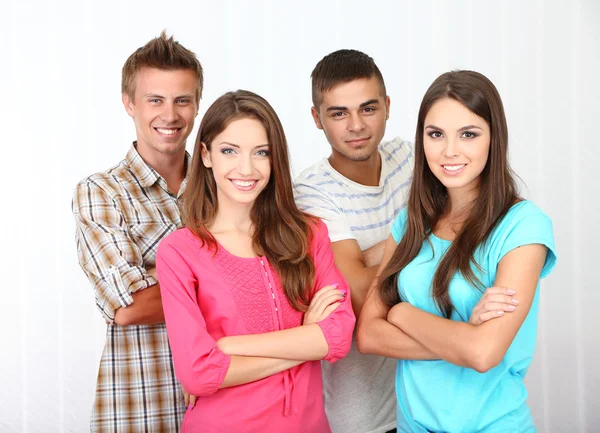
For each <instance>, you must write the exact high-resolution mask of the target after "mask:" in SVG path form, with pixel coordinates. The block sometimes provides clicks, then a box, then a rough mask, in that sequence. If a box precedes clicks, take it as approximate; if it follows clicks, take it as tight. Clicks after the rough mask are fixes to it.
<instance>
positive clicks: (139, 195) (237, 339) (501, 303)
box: [72, 32, 556, 433]
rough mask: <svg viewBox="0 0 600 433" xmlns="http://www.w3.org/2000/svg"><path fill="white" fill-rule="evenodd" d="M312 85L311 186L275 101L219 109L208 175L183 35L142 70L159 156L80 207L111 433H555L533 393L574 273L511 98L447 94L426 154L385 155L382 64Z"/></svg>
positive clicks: (424, 127) (440, 93)
mask: <svg viewBox="0 0 600 433" xmlns="http://www.w3.org/2000/svg"><path fill="white" fill-rule="evenodd" d="M311 78H312V100H313V107H312V116H313V119H314V122H315V125H316V126H317V128H319V129H321V130H323V132H324V133H325V137H326V139H327V141H328V142H329V144H330V146H331V155H330V156H329V157H328V158H325V159H323V160H321V161H318V162H316V163H315V164H314V165H313V166H311V167H309V168H307V169H306V170H304V171H303V172H302V173H301V174H300V175H299V176H298V177H297V178H296V179H295V180H293V179H292V175H291V171H290V160H289V153H288V146H287V140H286V136H285V133H284V130H283V127H282V124H281V122H280V120H279V118H278V116H277V114H276V113H275V111H274V110H273V108H272V107H271V105H270V104H269V103H268V102H267V101H266V100H265V99H264V98H262V97H261V96H259V95H257V94H255V93H253V92H251V91H246V90H238V91H233V92H228V93H226V94H224V95H222V96H221V97H219V98H218V99H217V100H216V101H215V102H214V103H213V104H212V105H211V106H210V107H209V108H208V110H207V111H206V114H205V115H204V116H203V118H202V120H201V123H200V127H199V130H198V135H197V137H196V141H195V146H194V151H193V155H192V156H190V155H189V154H188V153H186V150H185V149H186V140H187V138H188V136H189V134H190V133H191V131H192V128H193V125H194V121H195V118H196V116H197V114H198V108H199V103H200V98H201V94H202V89H203V85H204V83H203V70H202V67H201V65H200V63H199V61H198V60H197V58H196V56H195V55H194V53H192V52H191V51H189V50H188V49H186V48H185V47H183V46H182V45H181V44H179V43H178V42H177V41H175V40H174V39H173V38H172V37H170V38H169V37H167V36H166V34H164V32H163V34H161V36H160V37H158V38H155V39H153V40H151V41H150V42H148V43H147V44H146V45H144V46H143V47H141V48H139V49H138V50H136V51H135V52H134V53H133V54H132V55H131V56H130V57H129V58H128V60H127V61H126V63H125V65H124V67H123V73H122V98H123V104H124V106H125V109H126V111H127V113H128V114H129V115H130V116H131V117H132V119H133V121H134V124H135V128H136V136H137V139H136V141H135V142H134V143H133V145H132V146H131V147H130V149H129V151H128V152H127V155H126V157H125V159H124V160H123V161H121V162H120V163H119V164H118V165H116V166H115V167H113V168H111V169H109V170H107V171H105V172H101V173H96V174H94V175H92V176H89V177H87V178H85V179H83V180H82V181H81V182H80V183H79V184H78V185H77V187H76V190H75V193H74V197H73V204H72V207H73V214H74V216H75V221H76V233H77V234H76V240H77V250H78V256H79V262H80V264H81V266H82V268H83V270H84V271H85V273H86V275H87V276H88V278H89V280H90V282H91V284H92V286H93V289H94V293H95V299H96V305H97V307H98V308H99V310H100V311H101V313H102V315H103V317H104V319H105V320H106V322H107V324H108V326H107V335H106V344H105V347H104V352H103V355H102V359H101V362H100V368H99V372H98V380H97V387H96V398H95V403H94V408H93V413H92V417H91V426H90V428H91V431H92V432H111V433H125V432H146V433H153V432H154V433H158V432H179V431H181V432H187V433H195V432H198V433H217V432H218V433H280V432H287V433H295V432H297V433H300V432H307V433H327V432H333V433H386V432H392V431H398V432H415V433H416V432H489V433H491V432H508V431H510V432H530V431H535V426H534V424H533V421H532V417H531V413H530V411H529V409H528V407H527V404H526V398H527V391H526V389H525V386H524V383H523V380H524V376H525V374H526V372H527V369H528V367H529V365H530V363H531V359H532V355H533V350H534V346H535V338H536V327H537V314H538V308H539V303H538V302H539V295H540V284H539V283H540V279H541V278H543V277H545V276H546V275H548V274H549V273H550V271H551V270H552V268H553V267H554V265H555V262H556V252H555V247H554V240H553V234H552V223H551V221H550V219H549V218H548V216H546V215H545V214H544V213H543V212H542V211H541V210H540V209H539V208H538V207H536V206H535V205H534V204H533V203H532V202H531V201H528V200H525V199H523V198H521V197H520V196H519V194H518V191H517V188H516V185H515V180H514V175H513V173H512V171H511V169H510V166H509V162H508V149H507V146H508V130H507V125H506V119H505V115H504V109H503V105H502V101H501V99H500V96H499V94H498V92H497V90H496V88H495V86H494V85H493V84H492V83H491V82H490V81H489V80H488V79H487V78H486V77H485V76H483V75H482V74H479V73H477V72H473V71H453V72H447V73H444V74H442V75H440V76H439V77H438V78H437V79H436V80H435V81H434V82H433V84H432V85H431V86H430V87H429V89H428V90H427V92H426V94H425V96H424V98H423V101H422V103H421V106H420V108H419V114H418V120H417V127H416V134H415V137H414V144H413V143H411V142H409V141H406V140H402V139H399V138H396V139H393V140H390V141H383V138H384V134H385V127H386V121H387V120H388V118H389V115H390V97H389V96H388V95H387V92H386V87H385V83H384V80H383V76H382V74H381V72H380V70H379V69H378V67H377V65H376V64H375V63H374V61H373V59H372V58H371V57H369V56H368V55H366V54H364V53H362V52H359V51H356V50H339V51H336V52H334V53H331V54H329V55H327V56H325V57H324V58H323V59H322V60H321V61H320V62H319V63H318V64H317V65H316V67H315V68H314V70H313V72H312V75H311Z"/></svg>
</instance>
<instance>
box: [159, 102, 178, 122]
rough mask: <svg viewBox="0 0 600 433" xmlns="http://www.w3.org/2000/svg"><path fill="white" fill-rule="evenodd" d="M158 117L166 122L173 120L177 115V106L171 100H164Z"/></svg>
mask: <svg viewBox="0 0 600 433" xmlns="http://www.w3.org/2000/svg"><path fill="white" fill-rule="evenodd" d="M160 117H161V119H162V120H164V121H165V122H167V123H173V122H175V121H176V120H177V118H178V117H179V115H178V114H177V107H176V106H175V104H174V103H173V102H165V104H164V106H163V111H162V113H161V116H160Z"/></svg>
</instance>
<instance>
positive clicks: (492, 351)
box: [357, 71, 556, 433]
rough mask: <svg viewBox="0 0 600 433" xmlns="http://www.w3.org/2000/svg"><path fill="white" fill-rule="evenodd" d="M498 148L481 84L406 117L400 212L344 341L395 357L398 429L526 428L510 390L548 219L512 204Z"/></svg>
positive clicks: (527, 346) (455, 88)
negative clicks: (411, 159)
mask: <svg viewBox="0 0 600 433" xmlns="http://www.w3.org/2000/svg"><path fill="white" fill-rule="evenodd" d="M507 147H508V132H507V127H506V118H505V116H504V109H503V106H502V101H501V99H500V96H499V94H498V91H497V90H496V88H495V87H494V85H493V84H492V83H491V82H490V81H489V80H488V79H487V78H486V77H484V76H483V75H481V74H479V73H477V72H472V71H454V72H448V73H445V74H443V75H441V76H440V77H438V78H437V79H436V80H435V81H434V83H433V84H432V85H431V87H430V88H429V89H428V90H427V93H426V94H425V97H424V98H423V102H422V103H421V108H420V110H419V116H418V123H417V132H416V138H415V167H414V177H413V181H412V185H411V189H410V195H409V199H408V205H407V207H406V208H404V209H403V210H402V211H401V212H400V214H399V215H398V217H397V219H396V221H395V222H394V224H393V227H392V233H391V236H390V238H389V239H388V241H387V244H386V250H385V255H384V259H383V262H382V264H381V267H380V270H379V277H378V279H377V281H376V282H375V283H374V285H373V287H372V291H371V293H370V295H369V297H368V300H367V302H366V303H365V305H364V307H363V310H362V313H361V316H360V321H359V325H358V335H357V339H358V348H359V350H361V351H362V352H364V353H376V354H380V355H385V356H390V357H395V358H398V359H399V361H398V369H397V375H396V395H397V399H398V431H400V432H427V431H430V432H451V433H454V432H456V433H458V432H461V433H468V432H486V433H492V432H511V433H514V432H531V431H535V426H534V424H533V420H532V417H531V413H530V411H529V408H528V407H527V404H526V402H525V400H526V398H527V391H526V389H525V385H524V383H523V380H524V377H525V374H526V373H527V369H528V367H529V365H530V363H531V359H532V356H533V351H534V347H535V338H536V328H537V316H538V310H539V294H540V279H541V278H543V277H545V276H546V275H548V274H549V273H550V271H551V270H552V268H553V267H554V264H555V262H556V254H555V250H554V238H553V235H552V222H551V221H550V219H549V218H548V216H546V215H545V214H544V213H543V212H542V211H541V210H540V209H539V208H537V207H536V206H535V205H534V204H533V203H532V202H530V201H527V200H523V199H522V198H521V197H519V195H518V194H517V190H516V186H515V181H514V177H513V173H512V171H511V169H510V167H509V164H508V154H507ZM486 287H490V289H485V288H486ZM476 306H477V307H476ZM474 307H475V310H473V308H474ZM490 319H491V320H490Z"/></svg>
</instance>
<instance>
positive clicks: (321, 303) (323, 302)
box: [311, 289, 347, 316]
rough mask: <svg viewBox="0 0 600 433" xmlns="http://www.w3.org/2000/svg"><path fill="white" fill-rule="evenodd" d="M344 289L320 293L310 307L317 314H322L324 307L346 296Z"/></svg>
mask: <svg viewBox="0 0 600 433" xmlns="http://www.w3.org/2000/svg"><path fill="white" fill-rule="evenodd" d="M346 293H347V292H346V290H344V289H342V290H337V289H334V290H329V291H327V292H325V293H324V294H322V295H321V297H320V298H319V299H318V300H317V302H315V303H314V304H313V302H311V307H312V308H311V309H312V310H313V311H314V312H315V313H316V314H317V315H319V316H322V314H323V312H324V311H325V309H326V308H327V307H328V306H329V305H331V304H332V303H334V302H339V301H342V300H343V299H344V298H345V297H346Z"/></svg>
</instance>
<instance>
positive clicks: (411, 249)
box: [378, 71, 519, 318]
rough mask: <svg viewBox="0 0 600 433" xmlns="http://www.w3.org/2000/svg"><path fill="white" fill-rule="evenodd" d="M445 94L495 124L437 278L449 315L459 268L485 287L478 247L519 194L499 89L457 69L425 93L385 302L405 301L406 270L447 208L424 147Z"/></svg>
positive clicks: (386, 273) (382, 284) (383, 287)
mask: <svg viewBox="0 0 600 433" xmlns="http://www.w3.org/2000/svg"><path fill="white" fill-rule="evenodd" d="M443 98H452V99H454V100H456V101H458V102H460V103H461V104H463V105H464V106H465V107H466V108H468V109H469V110H471V111H472V112H473V113H475V114H476V115H477V116H479V117H481V118H483V119H484V120H485V121H486V122H487V124H488V125H489V127H490V152H489V156H488V160H487V163H486V165H485V167H484V169H483V171H482V173H481V175H480V178H479V186H478V188H479V192H478V195H477V198H476V199H475V200H474V202H473V203H472V205H471V209H470V211H469V215H468V217H467V219H466V220H465V222H464V224H463V226H462V228H461V229H460V231H459V232H458V233H457V236H456V238H455V239H454V241H452V244H451V245H450V247H449V248H448V250H447V251H446V253H445V254H444V257H443V258H442V260H441V261H440V263H439V265H438V267H437V270H436V272H435V275H434V278H433V283H432V295H433V298H434V301H435V304H436V306H437V308H438V309H439V311H440V312H441V313H442V314H443V315H444V317H446V318H449V317H450V316H451V314H452V311H453V310H454V306H453V304H452V302H451V300H450V296H449V294H448V286H449V284H450V280H451V279H452V276H453V275H454V274H455V273H456V272H457V271H458V272H460V273H461V274H462V275H463V276H464V278H465V279H466V280H467V281H468V282H469V283H471V284H472V285H473V286H474V287H475V288H477V289H479V290H481V289H482V288H483V287H482V284H481V282H480V281H479V280H478V279H477V277H476V276H475V273H474V272H473V269H472V267H471V266H472V265H473V266H475V267H477V268H480V266H479V265H478V264H477V262H476V261H475V258H474V254H475V251H476V249H477V247H479V246H480V245H481V244H483V243H485V242H486V241H487V239H488V237H489V235H490V234H491V232H492V230H493V229H494V227H496V225H497V224H498V222H499V221H500V220H501V219H502V217H503V216H504V215H505V214H506V212H508V210H509V209H510V207H511V206H512V205H513V204H514V203H515V201H517V200H518V199H519V197H518V195H517V188H516V183H515V180H514V177H513V172H512V170H511V169H510V166H509V163H508V129H507V126H506V117H505V115H504V108H503V105H502V100H501V99H500V95H499V94H498V90H496V87H495V86H494V85H493V84H492V82H491V81H490V80H489V79H487V78H486V77H485V76H483V75H482V74H480V73H478V72H473V71H452V72H447V73H445V74H442V75H440V76H439V77H438V78H437V79H436V80H435V81H434V82H433V84H432V85H431V86H430V87H429V89H428V90H427V92H426V93H425V96H424V97H423V101H422V102H421V107H420V109H419V117H418V120H417V132H416V136H415V166H414V174H413V181H412V184H411V187H410V193H409V198H408V220H407V223H406V232H405V234H404V235H403V237H402V239H401V240H400V243H399V244H398V245H397V246H396V250H395V251H394V254H393V256H392V258H391V259H390V261H389V263H388V264H387V266H386V267H385V269H384V270H383V271H382V273H381V275H380V278H379V282H378V288H379V293H380V296H381V299H382V300H383V302H384V303H385V304H386V305H388V306H390V307H391V306H393V305H395V304H397V303H398V302H400V296H399V294H398V293H399V292H398V275H399V273H400V271H402V269H404V267H406V266H407V265H408V264H409V263H410V262H411V261H412V260H413V259H414V258H415V257H416V256H417V255H418V253H419V251H420V250H421V247H422V245H423V242H424V241H425V240H427V241H428V242H430V241H429V236H430V235H431V232H432V230H433V229H434V228H435V226H436V224H437V223H438V221H439V219H440V217H441V216H442V215H444V213H445V212H446V211H447V206H448V196H447V191H446V187H444V185H443V184H442V183H441V182H440V181H439V180H438V179H437V178H436V177H435V176H434V175H433V173H432V172H431V170H430V168H429V166H428V164H427V161H426V159H425V151H424V149H423V135H424V124H425V117H426V116H427V113H428V112H429V110H430V109H431V107H432V106H433V104H435V103H436V102H437V101H439V100H440V99H443Z"/></svg>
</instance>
